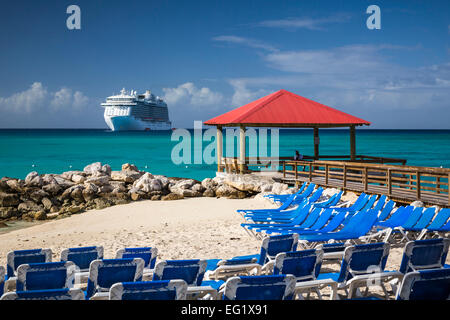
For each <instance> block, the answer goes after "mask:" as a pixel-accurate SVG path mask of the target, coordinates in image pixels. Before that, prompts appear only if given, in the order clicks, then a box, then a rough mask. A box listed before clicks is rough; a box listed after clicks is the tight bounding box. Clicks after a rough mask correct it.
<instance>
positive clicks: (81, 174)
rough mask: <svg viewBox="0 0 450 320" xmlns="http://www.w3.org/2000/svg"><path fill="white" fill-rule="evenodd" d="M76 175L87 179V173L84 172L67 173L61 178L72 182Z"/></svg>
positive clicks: (62, 174)
mask: <svg viewBox="0 0 450 320" xmlns="http://www.w3.org/2000/svg"><path fill="white" fill-rule="evenodd" d="M74 175H77V176H82V177H86V173H85V172H84V171H66V172H63V173H61V175H60V176H61V177H62V178H64V179H67V180H72V178H73V176H74Z"/></svg>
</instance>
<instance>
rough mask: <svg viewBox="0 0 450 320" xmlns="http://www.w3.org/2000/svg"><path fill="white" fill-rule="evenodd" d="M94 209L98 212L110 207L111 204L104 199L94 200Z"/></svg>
mask: <svg viewBox="0 0 450 320" xmlns="http://www.w3.org/2000/svg"><path fill="white" fill-rule="evenodd" d="M94 202H95V209H97V210H100V209H104V208H107V207H110V206H111V203H110V202H109V201H108V200H106V199H104V198H97V199H94Z"/></svg>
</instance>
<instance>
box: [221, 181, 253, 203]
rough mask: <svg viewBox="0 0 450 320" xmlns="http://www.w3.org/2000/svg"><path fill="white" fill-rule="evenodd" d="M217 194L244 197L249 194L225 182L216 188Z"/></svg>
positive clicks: (232, 197)
mask: <svg viewBox="0 0 450 320" xmlns="http://www.w3.org/2000/svg"><path fill="white" fill-rule="evenodd" d="M216 196H217V197H219V198H222V197H226V198H229V199H243V198H245V197H246V196H247V195H246V193H245V192H243V191H240V190H237V189H235V188H233V187H231V186H230V185H228V184H223V185H221V186H219V187H218V188H217V189H216Z"/></svg>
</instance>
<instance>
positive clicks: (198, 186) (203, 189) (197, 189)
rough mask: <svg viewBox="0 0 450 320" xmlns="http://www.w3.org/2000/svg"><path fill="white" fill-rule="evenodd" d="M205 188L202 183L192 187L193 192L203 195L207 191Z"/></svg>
mask: <svg viewBox="0 0 450 320" xmlns="http://www.w3.org/2000/svg"><path fill="white" fill-rule="evenodd" d="M205 189H206V188H205V187H203V186H202V185H201V183H196V184H194V185H193V186H192V188H191V190H192V191H195V192H198V193H203V191H205Z"/></svg>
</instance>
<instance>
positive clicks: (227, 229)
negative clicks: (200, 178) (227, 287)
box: [0, 198, 272, 265]
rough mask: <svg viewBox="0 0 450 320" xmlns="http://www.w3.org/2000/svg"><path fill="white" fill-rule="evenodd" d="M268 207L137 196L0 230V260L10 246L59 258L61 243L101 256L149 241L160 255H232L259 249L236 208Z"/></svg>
mask: <svg viewBox="0 0 450 320" xmlns="http://www.w3.org/2000/svg"><path fill="white" fill-rule="evenodd" d="M264 207H265V208H268V207H272V206H271V205H270V204H269V203H268V202H266V201H258V200H253V199H243V200H231V199H225V198H220V199H216V198H192V199H183V200H175V201H150V200H148V201H140V202H133V203H130V204H126V205H118V206H113V207H109V208H106V209H103V210H92V211H88V212H85V213H82V214H78V215H73V216H71V217H69V218H64V219H59V220H53V221H49V222H45V223H43V224H39V225H35V226H32V227H28V228H25V229H19V230H14V231H11V232H9V233H5V234H1V235H0V260H1V261H0V263H1V264H3V265H5V263H6V254H7V252H8V251H10V250H19V249H33V248H50V249H51V250H52V252H53V261H59V257H60V252H61V250H62V249H64V248H69V247H78V246H90V245H102V246H103V247H104V249H105V258H114V257H115V252H116V250H117V249H119V248H123V247H137V246H152V247H157V248H158V258H160V259H188V258H192V259H194V258H205V259H209V258H231V257H233V256H236V255H240V254H242V255H243V254H254V253H259V247H260V241H258V240H255V239H253V238H251V237H250V236H248V235H247V234H246V232H245V231H244V230H243V228H242V227H240V225H239V224H240V223H241V222H243V221H242V218H241V216H240V215H238V214H237V213H236V210H237V209H250V208H264Z"/></svg>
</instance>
